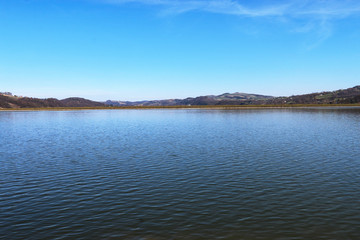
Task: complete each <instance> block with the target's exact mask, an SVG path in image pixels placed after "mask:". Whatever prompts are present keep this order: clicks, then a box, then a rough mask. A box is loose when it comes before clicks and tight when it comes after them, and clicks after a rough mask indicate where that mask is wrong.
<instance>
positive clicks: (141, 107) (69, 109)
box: [0, 103, 360, 112]
mask: <svg viewBox="0 0 360 240" xmlns="http://www.w3.org/2000/svg"><path fill="white" fill-rule="evenodd" d="M311 107H326V108H327V107H340V108H341V107H344V108H346V107H360V104H359V103H357V104H293V105H194V106H120V107H49V108H0V111H3V112H5V111H76V110H147V109H223V110H226V109H229V110H231V109H266V108H269V109H271V108H311Z"/></svg>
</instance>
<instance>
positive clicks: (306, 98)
mask: <svg viewBox="0 0 360 240" xmlns="http://www.w3.org/2000/svg"><path fill="white" fill-rule="evenodd" d="M352 103H360V85H359V86H355V87H352V88H347V89H340V90H336V91H332V92H330V91H329V92H320V93H310V94H303V95H295V96H290V97H277V98H272V99H268V100H266V101H257V102H256V103H255V104H352Z"/></svg>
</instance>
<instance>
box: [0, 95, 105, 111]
mask: <svg viewBox="0 0 360 240" xmlns="http://www.w3.org/2000/svg"><path fill="white" fill-rule="evenodd" d="M104 106H105V104H104V103H100V102H95V101H91V100H88V99H84V98H66V99H63V100H58V99H56V98H46V99H40V98H30V97H17V96H12V95H8V94H0V108H53V107H104Z"/></svg>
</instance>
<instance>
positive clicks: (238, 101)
mask: <svg viewBox="0 0 360 240" xmlns="http://www.w3.org/2000/svg"><path fill="white" fill-rule="evenodd" d="M355 103H358V104H359V103H360V85H359V86H355V87H352V88H348V89H341V90H337V91H328V92H319V93H310V94H303V95H294V96H290V97H273V96H267V95H259V94H247V93H240V92H236V93H224V94H221V95H206V96H199V97H194V98H191V97H189V98H185V99H166V100H151V101H135V102H130V101H113V100H107V101H106V102H96V101H91V100H88V99H84V98H78V97H72V98H66V99H62V100H58V99H56V98H46V99H40V98H31V97H19V96H14V95H12V94H11V93H10V92H2V93H1V92H0V108H5V109H6V108H71V107H122V106H125V107H126V106H129V107H131V106H200V105H215V106H221V105H293V104H355Z"/></svg>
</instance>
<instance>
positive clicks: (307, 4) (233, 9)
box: [98, 0, 360, 17]
mask: <svg viewBox="0 0 360 240" xmlns="http://www.w3.org/2000/svg"><path fill="white" fill-rule="evenodd" d="M98 1H99V2H103V3H109V4H126V3H141V4H146V5H158V6H163V7H166V8H167V9H168V10H172V11H173V12H174V13H182V12H188V11H206V12H213V13H220V14H231V15H239V16H248V17H269V16H270V17H271V16H289V17H301V16H328V17H346V16H349V15H354V14H359V13H360V1H358V0H311V1H310V0H292V1H291V0H290V1H276V2H277V3H272V4H263V3H261V2H260V1H259V3H257V6H256V7H250V6H248V5H247V4H245V3H243V2H245V1H241V0H238V1H236V0H208V1H206V0H181V1H180V0H98Z"/></svg>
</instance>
